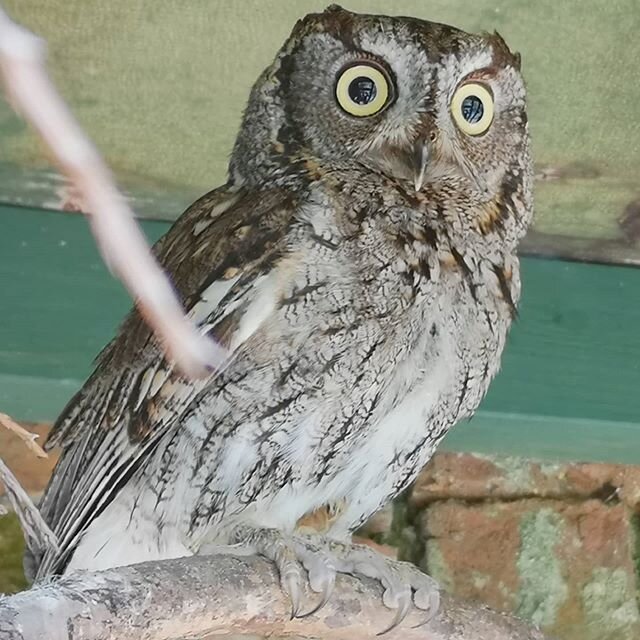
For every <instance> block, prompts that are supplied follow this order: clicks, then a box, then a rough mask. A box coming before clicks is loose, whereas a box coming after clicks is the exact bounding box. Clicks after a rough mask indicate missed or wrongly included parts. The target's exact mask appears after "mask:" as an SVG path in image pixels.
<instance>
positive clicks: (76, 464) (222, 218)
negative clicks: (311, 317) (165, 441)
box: [26, 187, 295, 577]
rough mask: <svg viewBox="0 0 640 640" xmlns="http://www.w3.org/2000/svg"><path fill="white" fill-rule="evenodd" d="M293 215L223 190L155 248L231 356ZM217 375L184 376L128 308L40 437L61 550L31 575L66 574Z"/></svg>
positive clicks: (268, 293) (51, 519)
mask: <svg viewBox="0 0 640 640" xmlns="http://www.w3.org/2000/svg"><path fill="white" fill-rule="evenodd" d="M294 211H295V203H294V202H293V201H292V200H291V198H290V197H287V196H286V195H285V194H283V192H281V191H276V190H274V191H270V192H263V193H259V194H258V193H243V191H242V190H240V191H232V190H229V189H227V188H225V187H223V188H221V189H218V190H216V191H213V192H211V193H210V194H207V195H206V196H204V197H203V198H201V199H200V200H198V201H197V202H195V203H194V204H193V205H192V206H191V207H190V208H189V209H188V210H187V211H186V212H185V214H184V215H183V216H182V217H181V218H180V219H179V220H178V221H177V222H176V223H175V224H174V226H173V227H172V228H171V230H170V231H169V232H168V233H167V234H166V235H165V236H164V237H163V238H162V239H161V240H160V241H159V242H158V243H157V245H156V247H154V251H155V252H156V254H157V257H158V260H159V261H160V263H161V265H162V266H163V267H164V268H165V270H166V271H167V272H168V275H169V276H170V277H171V278H172V280H173V282H174V285H175V287H176V289H177V291H178V293H179V295H180V297H181V299H182V302H183V304H184V306H185V308H186V309H187V310H188V313H189V315H190V316H191V317H192V318H193V320H194V321H195V322H196V323H197V324H198V325H199V326H200V327H201V330H202V331H203V332H204V331H207V332H209V333H210V334H211V335H212V336H214V337H215V338H216V339H217V340H219V341H221V342H222V343H223V344H225V345H226V346H227V347H229V349H230V350H231V352H232V354H233V351H234V350H237V349H238V347H239V346H240V345H241V344H242V343H243V342H244V341H245V340H246V339H247V338H248V337H249V336H250V335H251V334H252V333H253V332H254V331H255V330H256V329H257V328H258V327H259V326H260V324H261V322H262V321H264V319H266V318H267V317H268V315H269V314H270V312H271V310H272V309H273V307H274V306H275V302H276V301H275V292H274V288H273V286H272V285H273V283H272V279H273V278H272V277H271V278H270V274H271V272H272V270H273V267H274V264H276V263H277V261H278V260H279V258H280V257H282V256H283V255H284V252H285V251H286V232H287V229H288V227H289V225H290V223H291V221H292V219H293V213H294ZM214 377H215V374H212V376H211V377H210V378H208V379H204V380H197V381H194V380H187V379H185V378H184V377H182V376H181V375H180V374H179V373H178V372H177V371H175V370H174V368H173V367H172V364H171V363H170V362H167V361H166V360H165V358H164V356H163V353H162V349H161V347H160V345H159V344H158V343H157V342H156V341H155V339H154V336H153V334H152V332H151V331H150V330H149V328H148V327H147V325H146V324H145V322H144V320H143V319H142V318H141V317H140V315H139V314H138V313H137V311H135V310H134V311H132V312H131V313H130V315H129V316H128V317H127V318H126V320H125V321H124V323H123V325H122V326H121V328H120V330H119V332H118V335H117V336H116V338H115V339H114V340H113V341H112V342H111V343H110V344H109V345H107V347H106V348H105V349H104V350H103V352H102V353H101V354H100V355H99V356H98V359H97V363H96V368H95V371H94V373H93V374H92V375H91V377H90V378H89V379H88V380H87V382H86V383H85V385H84V386H83V387H82V389H81V390H80V391H79V392H78V393H77V394H76V395H75V396H74V397H73V398H72V399H71V401H70V402H69V403H68V405H67V406H66V408H65V409H64V411H63V412H62V414H61V416H60V417H59V419H58V420H57V422H56V424H55V425H54V427H53V430H52V431H51V434H50V436H49V439H48V441H47V445H46V447H47V448H48V449H50V448H53V447H54V446H56V445H60V446H61V447H62V455H61V458H60V460H59V462H58V465H57V467H56V469H55V471H54V474H53V476H52V478H51V481H50V483H49V486H48V487H47V490H46V492H45V495H44V497H43V500H42V503H41V507H40V509H41V512H42V514H43V516H44V518H45V520H46V521H47V523H48V524H49V526H50V527H51V529H52V530H53V531H54V533H55V534H56V535H57V536H58V539H59V543H60V548H59V550H58V551H55V550H50V551H48V552H47V553H45V555H44V556H43V557H42V558H33V559H29V558H27V561H26V565H27V566H29V565H31V568H30V571H31V572H33V573H34V575H35V570H36V569H37V577H41V576H45V575H48V574H50V573H55V572H59V571H61V570H63V568H64V566H65V564H66V563H67V562H68V560H69V558H70V556H71V554H72V552H73V550H74V548H75V546H76V545H77V543H78V541H79V539H80V537H81V536H82V534H83V532H84V531H85V530H86V528H87V527H88V526H89V524H90V523H91V522H92V521H93V520H94V519H95V518H96V517H97V516H98V515H99V514H100V513H101V511H102V510H104V509H105V507H106V506H107V505H108V504H109V503H110V502H111V500H113V498H114V496H115V495H116V494H117V492H118V491H119V490H120V488H121V487H122V486H123V485H124V484H125V483H126V482H127V480H128V479H129V478H130V477H131V476H132V474H133V473H135V471H136V470H137V469H138V468H139V467H140V465H141V464H142V463H143V462H144V461H145V460H146V459H147V458H148V457H149V455H150V453H151V452H152V451H153V450H154V449H155V447H156V446H157V444H158V442H159V441H160V439H161V437H162V436H163V435H164V434H165V433H166V432H167V430H168V429H169V428H170V427H171V426H172V425H174V424H175V422H176V420H177V419H179V417H180V416H181V415H182V414H183V413H184V412H185V411H186V409H187V408H188V406H189V403H190V402H191V401H192V400H193V399H194V398H195V396H196V395H197V394H198V392H199V391H201V390H202V389H203V388H205V387H206V386H207V384H211V382H212V380H213V378H214Z"/></svg>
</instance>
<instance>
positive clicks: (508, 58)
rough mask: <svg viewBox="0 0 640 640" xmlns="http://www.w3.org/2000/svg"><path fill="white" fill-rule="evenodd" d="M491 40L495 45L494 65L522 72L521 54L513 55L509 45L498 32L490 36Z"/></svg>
mask: <svg viewBox="0 0 640 640" xmlns="http://www.w3.org/2000/svg"><path fill="white" fill-rule="evenodd" d="M489 40H490V42H491V44H492V45H493V59H494V63H495V64H498V65H499V66H503V67H506V66H510V67H514V68H515V69H517V70H518V71H520V62H521V60H520V54H519V53H512V52H511V49H509V45H507V43H506V42H505V40H504V38H503V37H502V36H501V35H500V34H499V33H498V32H497V31H494V32H493V34H492V35H490V36H489Z"/></svg>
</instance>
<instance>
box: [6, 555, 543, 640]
mask: <svg viewBox="0 0 640 640" xmlns="http://www.w3.org/2000/svg"><path fill="white" fill-rule="evenodd" d="M306 597H307V599H308V600H307V601H308V603H309V604H310V605H311V603H315V602H316V601H317V598H318V595H317V594H312V593H311V594H310V593H307V594H306ZM381 598H382V592H381V587H380V585H379V584H378V583H377V582H375V581H373V580H368V579H363V580H358V579H356V578H352V577H348V576H340V577H339V578H338V580H337V582H336V588H335V592H334V594H333V596H332V597H331V599H330V601H329V604H327V605H326V606H325V608H324V609H322V610H321V611H319V612H318V613H317V614H315V615H313V616H310V617H309V618H305V619H296V620H292V621H289V620H288V617H289V613H288V612H289V610H290V604H289V602H288V601H287V599H286V596H285V595H284V594H283V592H282V590H281V588H280V586H279V583H278V579H277V576H276V573H275V570H274V568H273V566H272V565H271V564H270V563H268V562H266V561H264V560H262V559H260V558H237V557H230V556H209V557H203V556H194V557H190V558H181V559H178V560H167V561H164V562H149V563H143V564H138V565H132V566H129V567H122V568H119V569H113V570H109V571H103V572H98V573H84V572H79V573H75V574H71V575H69V576H66V577H63V578H61V579H59V580H56V581H55V582H50V583H49V584H43V585H40V586H36V587H34V588H33V589H31V590H30V591H25V592H23V593H19V594H17V595H13V596H8V597H5V598H3V599H0V640H40V639H41V638H47V640H62V639H64V640H78V639H80V638H82V639H83V640H178V639H179V638H184V637H189V638H191V637H196V638H206V637H208V636H214V635H221V634H230V633H236V634H238V633H242V634H253V635H258V636H265V635H271V634H277V635H281V636H288V635H296V636H302V637H314V638H323V639H326V640H359V639H361V638H362V639H364V638H373V637H375V635H376V633H378V632H379V631H381V630H382V629H384V628H385V627H386V626H387V625H388V624H389V621H390V618H391V617H392V615H393V614H392V612H390V611H389V610H388V609H386V608H385V607H384V606H383V605H382V599H381ZM420 622H422V620H421V615H420V613H419V612H415V613H412V614H410V616H409V617H408V618H407V619H406V620H405V622H404V623H403V624H402V625H401V627H400V628H398V629H396V630H394V631H392V632H390V633H389V634H388V635H386V636H385V638H388V640H400V639H402V640H544V636H543V635H542V633H541V632H539V631H537V630H535V629H532V628H530V627H528V626H526V625H525V624H523V623H521V622H518V621H516V620H514V619H513V618H509V617H507V616H504V615H501V614H498V613H495V612H492V611H490V610H489V609H486V608H484V607H483V606H482V605H477V604H473V605H471V604H466V603H462V602H457V601H455V600H453V599H451V598H449V597H447V596H445V597H444V598H443V604H442V607H441V611H440V613H439V614H438V616H437V617H436V619H435V620H433V621H432V622H431V623H430V624H428V625H425V626H422V627H419V628H411V627H412V626H413V625H416V624H419V623H420Z"/></svg>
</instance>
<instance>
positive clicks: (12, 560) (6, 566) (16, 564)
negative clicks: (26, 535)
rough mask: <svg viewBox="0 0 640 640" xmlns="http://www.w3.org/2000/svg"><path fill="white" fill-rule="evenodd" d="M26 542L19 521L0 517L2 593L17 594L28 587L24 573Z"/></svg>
mask: <svg viewBox="0 0 640 640" xmlns="http://www.w3.org/2000/svg"><path fill="white" fill-rule="evenodd" d="M23 550H24V541H23V538H22V531H21V530H20V525H19V524H18V519H17V518H16V517H15V515H13V514H9V515H6V516H0V593H15V592H16V591H20V590H21V589H24V588H25V587H26V584H27V583H26V581H25V579H24V574H23V572H22V553H23Z"/></svg>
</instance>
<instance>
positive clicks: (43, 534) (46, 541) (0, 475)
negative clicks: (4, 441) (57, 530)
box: [0, 458, 58, 555]
mask: <svg viewBox="0 0 640 640" xmlns="http://www.w3.org/2000/svg"><path fill="white" fill-rule="evenodd" d="M0 482H2V484H4V486H5V489H6V492H7V496H8V498H9V502H11V506H12V507H13V510H14V511H15V512H16V515H17V516H18V520H19V521H20V526H21V527H22V533H23V535H24V541H25V544H26V545H27V547H28V548H29V550H30V551H31V552H32V553H33V554H34V555H40V554H41V553H43V552H44V551H45V550H47V549H49V548H53V549H57V548H58V539H57V538H56V535H55V534H54V533H53V531H51V529H50V528H49V526H48V525H47V523H46V522H45V521H44V519H43V518H42V516H41V515H40V512H39V511H38V508H37V507H36V506H35V505H34V504H33V502H32V500H31V498H30V497H29V495H28V494H27V492H26V491H25V490H24V489H23V488H22V487H21V486H20V483H19V482H18V480H17V478H16V477H15V476H14V475H13V473H11V469H9V467H7V465H6V464H5V463H4V461H3V460H2V458H0Z"/></svg>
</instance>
